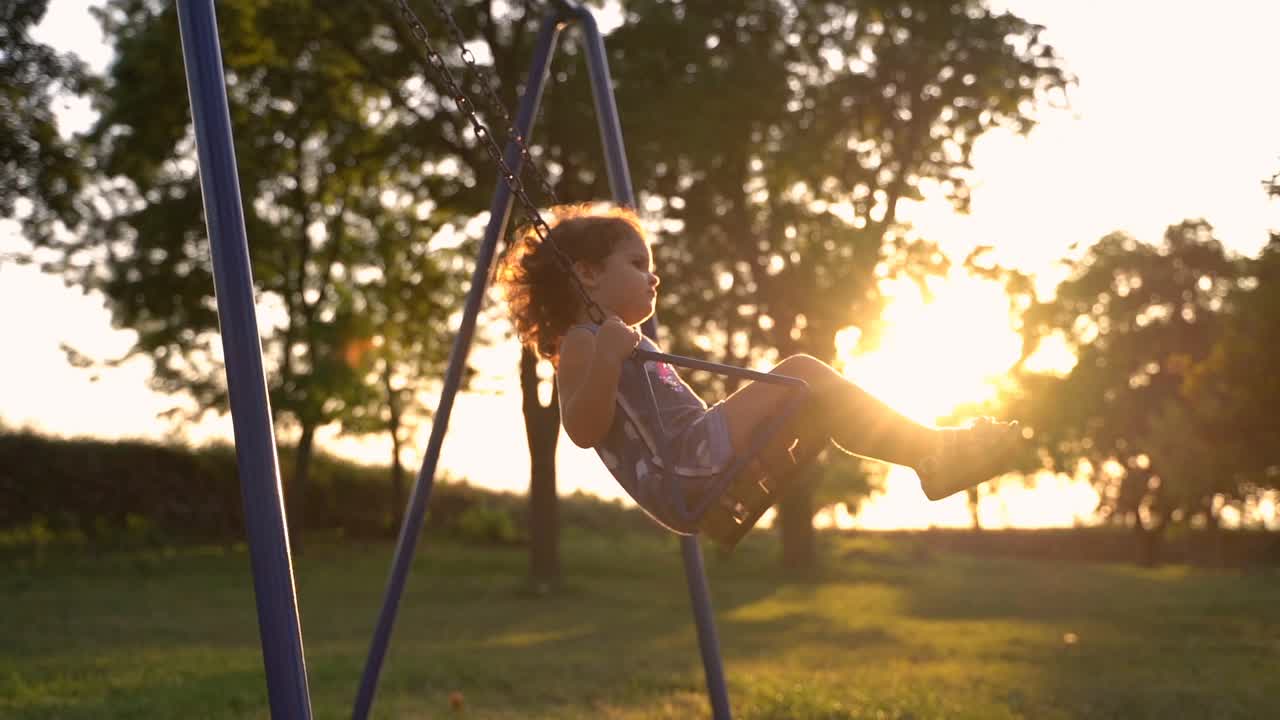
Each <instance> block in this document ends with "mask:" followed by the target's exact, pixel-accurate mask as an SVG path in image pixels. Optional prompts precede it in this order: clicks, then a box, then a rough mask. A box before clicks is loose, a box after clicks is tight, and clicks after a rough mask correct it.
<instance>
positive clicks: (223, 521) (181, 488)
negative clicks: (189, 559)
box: [0, 432, 651, 549]
mask: <svg viewBox="0 0 1280 720" xmlns="http://www.w3.org/2000/svg"><path fill="white" fill-rule="evenodd" d="M291 452H292V451H291V450H290V449H289V448H281V449H280V455H281V459H280V463H279V464H280V467H281V469H282V474H283V481H284V484H285V487H286V488H287V487H288V485H289V482H290V477H289V474H290V468H292V467H293V464H292V463H290V462H288V460H289V455H290V453H291ZM388 478H389V472H388V470H387V468H385V467H375V466H365V465H359V464H356V463H352V462H348V461H344V460H340V459H337V458H334V457H331V456H327V455H323V454H318V455H317V456H316V457H315V459H314V461H313V463H312V467H311V478H310V483H311V485H310V487H309V489H308V493H307V507H306V512H305V513H304V514H303V515H304V517H305V521H306V525H307V527H306V529H307V531H308V532H318V533H321V534H329V535H336V536H343V537H350V538H370V539H375V538H382V537H388V536H391V535H393V534H394V533H395V532H397V531H398V529H399V523H400V517H401V513H402V511H403V508H392V501H391V497H392V491H391V483H390V481H389V479H388ZM525 513H526V498H525V497H524V496H523V495H515V494H512V493H499V492H493V491H487V490H483V489H480V488H476V487H472V486H470V485H467V484H465V483H463V482H459V481H456V480H450V479H445V480H443V481H438V482H437V483H436V484H435V486H434V487H433V489H432V494H431V501H430V504H429V507H428V512H427V523H426V525H427V527H426V532H427V533H442V534H449V535H454V536H460V537H462V538H464V539H469V540H477V541H485V542H509V543H518V542H522V541H523V538H524V537H525V528H526V521H525ZM560 519H561V522H562V523H564V524H566V525H573V526H581V527H588V528H591V529H599V530H601V531H610V530H616V531H619V532H622V531H626V530H628V529H633V528H635V529H638V528H644V527H650V526H651V523H650V521H649V520H648V519H647V518H645V517H644V516H643V515H642V514H641V513H640V512H638V511H636V510H632V509H627V508H624V507H623V506H622V505H621V504H620V503H618V502H606V501H604V500H600V499H598V498H594V497H591V496H586V495H581V494H576V495H573V496H570V497H566V498H563V499H562V501H561V508H560ZM244 537H245V535H244V522H243V505H242V501H241V497H240V484H239V478H238V475H237V471H236V460H235V451H234V449H233V448H231V447H230V446H225V445H219V446H209V447H205V448H198V449H193V448H189V447H183V446H179V445H164V444H159V443H153V442H144V441H135V440H127V441H104V440H94V439H59V438H52V437H46V436H42V435H38V434H34V433H30V432H18V433H12V432H9V433H6V432H0V549H3V546H5V545H9V546H13V545H31V544H49V543H58V544H67V543H71V544H93V545H107V546H119V545H136V544H146V545H153V544H164V543H200V542H238V541H242V540H244Z"/></svg>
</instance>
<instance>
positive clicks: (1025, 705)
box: [0, 532, 1280, 720]
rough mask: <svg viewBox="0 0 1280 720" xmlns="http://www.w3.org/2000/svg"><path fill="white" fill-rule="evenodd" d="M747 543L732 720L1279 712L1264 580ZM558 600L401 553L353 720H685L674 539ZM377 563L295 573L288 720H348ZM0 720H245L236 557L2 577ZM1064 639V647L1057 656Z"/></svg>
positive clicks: (517, 554) (575, 579) (510, 559)
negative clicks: (800, 553) (369, 697)
mask: <svg viewBox="0 0 1280 720" xmlns="http://www.w3.org/2000/svg"><path fill="white" fill-rule="evenodd" d="M773 543H774V540H773V539H772V538H771V537H769V536H768V535H767V534H763V533H762V534H759V535H757V536H753V537H752V538H749V540H748V542H747V543H744V545H743V547H741V548H739V550H738V552H737V553H736V554H735V555H733V556H731V557H727V558H725V557H720V556H718V555H716V554H715V553H714V552H708V553H707V558H706V560H707V566H708V573H709V575H710V579H711V584H712V589H713V595H714V602H715V605H716V610H717V613H718V622H719V632H720V638H721V643H722V646H723V652H724V658H725V665H726V670H727V673H728V675H729V682H730V696H731V698H732V702H733V706H734V713H735V717H739V718H747V719H751V718H754V719H760V720H763V719H778V720H781V719H784V718H786V719H792V718H794V719H802V718H821V719H824V720H828V719H829V720H837V719H841V718H915V719H917V720H920V719H923V718H982V719H984V720H986V719H998V718H1019V717H1026V718H1144V717H1150V718H1172V717H1178V718H1196V717H1200V718H1231V717H1238V718H1257V717H1267V716H1273V713H1274V711H1275V698H1277V697H1280V673H1277V672H1276V669H1277V668H1280V621H1278V620H1277V618H1278V617H1280V613H1277V608H1280V572H1277V571H1275V570H1265V571H1261V570H1259V571H1252V572H1249V573H1241V572H1239V571H1233V572H1208V571H1200V570H1190V569H1187V568H1182V567H1166V568H1160V569H1155V570H1144V569H1138V568H1134V567H1129V566H1120V565H1083V564H1074V565H1049V564H1044V563H1034V562H1025V561H1013V560H989V559H977V558H972V557H965V556H960V555H930V554H929V553H926V552H923V551H921V550H919V549H918V548H915V547H913V546H912V545H911V544H909V542H908V541H904V540H894V541H889V540H885V539H883V538H877V537H874V536H861V537H856V538H835V537H825V538H824V546H825V548H826V552H827V557H826V558H825V565H826V568H827V569H826V571H825V572H824V574H823V575H822V576H821V577H819V578H810V579H808V580H796V579H788V578H787V577H786V576H785V575H783V574H781V573H780V572H779V571H778V570H776V563H775V562H774V559H773V558H774V555H775V553H776V546H775V545H774V544H773ZM563 552H564V557H563V561H564V565H565V568H566V574H567V576H568V587H567V588H566V589H565V591H564V592H561V593H557V594H553V595H548V596H543V597H535V596H532V595H529V594H526V593H524V592H522V591H521V590H520V584H521V583H520V580H521V578H522V575H523V572H524V568H525V562H526V561H525V551H524V550H523V549H522V548H475V547H464V546H457V545H441V544H439V543H436V542H432V541H428V542H426V543H424V544H423V545H422V546H421V547H420V549H419V551H418V555H417V558H416V561H415V569H414V574H413V576H412V578H411V579H410V582H409V587H408V591H407V593H406V595H405V598H404V602H403V604H402V606H401V612H400V617H399V620H398V622H397V625H396V629H395V636H394V640H393V643H392V648H391V652H390V653H389V655H388V660H387V664H386V666H385V667H384V671H383V674H382V680H381V685H380V688H379V693H378V697H377V701H376V703H375V706H374V715H375V716H376V717H382V718H453V717H458V715H457V714H455V713H454V712H452V711H451V710H450V708H449V694H450V693H451V692H453V691H458V692H461V693H462V694H463V697H464V698H465V712H464V713H463V714H462V716H464V717H471V718H557V719H559V718H698V717H706V716H708V714H709V711H708V707H707V702H706V696H705V692H704V689H703V678H702V669H701V664H700V661H699V656H698V650H697V641H696V638H695V635H694V630H693V627H692V622H691V616H690V613H689V604H688V596H687V593H686V590H685V587H684V582H683V574H682V570H681V565H680V557H679V553H678V552H677V545H676V543H675V540H674V538H668V537H651V536H637V537H630V538H616V537H613V538H611V537H604V536H594V535H583V534H580V533H577V532H573V533H567V534H566V537H565V538H564V544H563ZM389 557H390V547H389V546H366V547H356V546H353V545H347V546H339V545H336V544H332V545H324V546H322V545H320V544H314V545H313V546H312V547H311V548H309V550H308V551H307V552H306V553H303V554H302V555H300V556H299V557H296V558H295V564H296V566H297V570H296V574H297V584H298V592H299V598H300V606H301V612H302V619H303V630H304V637H305V639H306V651H307V663H308V669H309V677H310V684H311V696H312V705H313V708H314V711H315V716H316V717H317V718H342V717H348V716H349V713H350V707H351V702H352V698H353V697H354V694H355V688H356V684H357V682H358V680H359V675H360V671H361V668H362V666H363V663H364V657H365V654H366V652H367V650H368V643H369V638H370V635H371V630H372V625H373V622H374V620H375V617H376V614H377V609H378V607H379V606H380V603H381V596H382V592H383V588H384V585H385V582H386V573H387V570H388V563H389ZM3 562H4V566H3V567H0V717H3V718H59V719H63V718H65V719H69V720H70V719H76V718H93V719H94V720H103V719H106V718H243V717H249V718H261V717H266V716H267V714H268V713H267V709H266V699H265V680H264V676H263V672H262V659H261V653H260V650H259V647H258V634H257V621H256V614H255V610H254V605H253V596H252V589H251V584H250V578H249V570H248V557H247V555H246V554H245V553H244V551H243V549H239V550H232V551H228V550H220V549H203V550H180V551H176V552H175V551H169V552H158V551H157V552H133V553H127V554H109V555H103V556H100V557H57V558H52V557H51V558H46V559H44V560H42V561H40V562H35V561H33V560H30V559H27V560H24V561H18V560H14V559H13V558H9V559H7V560H4V561H3ZM1072 639H1074V641H1073V642H1072V641H1071V640H1072Z"/></svg>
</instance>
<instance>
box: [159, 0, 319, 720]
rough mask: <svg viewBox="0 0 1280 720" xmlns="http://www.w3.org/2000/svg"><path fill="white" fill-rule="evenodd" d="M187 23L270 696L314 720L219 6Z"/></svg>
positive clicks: (186, 17)
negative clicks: (255, 300) (225, 73)
mask: <svg viewBox="0 0 1280 720" xmlns="http://www.w3.org/2000/svg"><path fill="white" fill-rule="evenodd" d="M178 27H179V32H180V33H181V37H182V55H183V61H184V63H185V65H186V71H187V89H188V92H189V95H190V99H191V118H192V124H193V125H194V127H195V137H196V153H197V156H198V158H199V163H200V188H201V193H202V195H203V196H204V213H205V222H206V224H207V225H208V229H209V248H210V253H211V255H212V258H213V284H214V293H215V297H216V298H217V303H218V322H219V325H220V327H221V331H222V347H223V352H224V354H225V356H226V368H227V387H228V390H229V393H230V400H231V418H232V427H233V430H234V433H235V444H236V466H237V468H238V469H239V473H240V490H241V495H242V497H243V500H244V519H245V530H246V532H247V534H248V537H249V553H250V555H249V557H250V565H251V566H252V568H253V587H254V596H255V597H256V599H257V605H258V630H259V633H260V634H261V637H262V659H263V663H264V665H265V667H266V673H267V695H268V698H269V701H270V704H271V716H272V717H273V718H289V719H290V720H293V719H294V718H304V719H306V718H310V717H311V696H310V692H309V690H308V687H307V667H306V661H305V659H304V657H303V651H302V629H301V626H300V623H299V622H298V604H297V595H296V592H295V590H294V582H293V564H292V562H291V561H290V555H289V534H288V531H287V528H286V525H285V513H284V501H283V498H282V494H281V490H280V471H279V466H278V465H277V464H276V447H275V434H274V433H273V432H272V429H271V409H270V405H269V400H268V398H267V385H266V379H265V376H264V374H263V369H262V343H261V340H260V339H259V337H258V322H257V318H256V315H255V311H254V305H253V278H252V275H251V273H250V270H249V244H248V239H247V238H246V236H245V226H244V208H243V206H242V205H241V200H240V183H239V180H238V178H237V174H236V156H235V146H234V144H233V140H232V137H231V117H230V114H229V112H228V109H227V91H226V79H225V77H224V76H223V72H222V50H221V48H220V46H219V44H218V24H217V19H216V17H215V15H214V9H213V1H212V0H182V1H181V2H179V3H178Z"/></svg>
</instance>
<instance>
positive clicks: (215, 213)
mask: <svg viewBox="0 0 1280 720" xmlns="http://www.w3.org/2000/svg"><path fill="white" fill-rule="evenodd" d="M178 17H179V31H180V33H181V38H182V47H183V58H184V65H185V69H186V75H187V86H188V91H189V96H190V102H191V111H192V124H193V127H194V131H195V138H196V150H197V157H198V161H199V170H200V183H201V189H202V196H203V202H204V208H205V216H206V224H207V226H208V230H209V239H210V254H211V257H212V262H213V276H214V286H215V296H216V301H217V306H218V318H219V323H220V328H221V335H222V341H223V348H224V355H225V358H226V373H227V383H228V389H229V395H230V406H231V415H232V425H233V432H234V438H235V446H236V461H237V468H238V472H239V475H240V478H241V493H242V498H243V502H244V510H245V525H246V533H247V535H248V544H249V549H250V564H251V568H252V573H253V580H254V596H255V601H256V605H257V611H258V625H259V632H260V637H261V642H262V651H263V662H264V666H265V670H266V680H267V691H268V700H269V704H270V708H271V714H272V717H278V718H304V719H309V718H310V717H311V700H310V690H309V687H308V681H307V671H306V662H305V657H304V653H303V646H302V631H301V626H300V623H299V620H298V608H297V595H296V590H295V584H294V579H293V565H292V560H291V554H290V548H289V537H288V531H287V526H286V518H285V510H284V502H283V493H282V491H281V482H280V475H279V467H278V464H277V455H276V448H275V439H274V438H275V435H274V432H273V429H272V422H271V414H270V405H269V399H268V396H267V389H266V381H265V375H264V371H263V364H262V348H261V340H260V339H259V337H258V333H257V327H258V325H257V319H256V311H255V307H254V300H253V281H252V275H251V272H250V265H249V252H248V241H247V236H246V232H245V223H244V211H243V204H242V200H241V194H240V187H239V180H238V175H237V170H236V160H235V151H234V144H233V139H232V133H231V123H230V114H229V110H228V103H227V95H226V82H225V77H224V74H223V66H222V57H221V47H220V43H219V39H218V29H217V20H216V16H215V12H214V5H213V0H179V2H178ZM570 24H578V25H580V26H581V28H582V33H583V43H584V46H585V49H586V55H587V63H588V72H589V76H590V81H591V85H592V93H593V97H594V101H595V108H596V117H597V123H598V125H599V129H600V133H601V139H602V142H603V144H604V149H605V160H606V169H607V172H608V178H609V184H610V188H611V191H612V194H613V198H614V201H615V202H617V203H618V204H620V205H625V206H629V207H634V206H635V196H634V190H633V189H632V186H631V179H630V173H629V171H628V168H627V161H626V155H625V152H624V150H623V143H622V131H621V126H620V124H619V122H618V114H617V108H616V105H615V102H614V97H613V90H612V87H611V84H610V75H609V69H608V61H607V59H606V56H605V51H604V41H603V38H602V36H601V34H600V31H599V28H598V26H597V24H596V21H595V18H594V16H593V15H592V14H591V12H590V11H589V10H588V9H586V8H584V7H582V6H581V5H579V4H577V3H576V2H569V1H568V0H552V3H551V9H550V10H549V11H548V12H547V14H546V15H545V17H544V19H543V22H542V25H541V28H540V29H539V33H538V37H537V41H536V45H535V51H534V58H533V61H532V63H531V65H530V69H529V74H528V81H527V83H526V86H525V92H524V94H523V96H522V98H521V100H520V106H519V110H518V112H517V116H516V122H515V127H514V130H515V136H514V137H513V138H512V139H510V140H509V141H508V144H507V147H506V152H505V153H504V154H503V156H502V157H500V158H495V159H497V160H499V162H500V163H503V162H505V165H504V169H505V168H510V169H511V170H512V171H513V172H514V173H515V175H516V177H517V178H518V176H519V173H520V169H521V167H522V163H523V159H524V157H527V155H528V149H527V147H525V146H524V144H523V142H522V141H521V138H526V137H528V136H529V132H530V130H531V129H532V125H533V120H534V117H535V116H536V114H537V109H538V105H539V103H540V100H541V96H542V92H543V90H544V88H545V81H546V77H547V75H548V70H549V67H550V63H551V58H552V55H553V54H554V51H555V48H556V46H557V42H558V37H559V33H560V31H561V30H562V29H563V28H565V27H566V26H568V25H570ZM518 183H519V181H518V179H517V180H515V181H514V182H513V181H512V179H511V178H510V176H508V177H507V178H506V182H503V181H501V180H500V181H499V182H498V184H497V188H496V190H495V192H494V195H493V199H492V203H491V205H490V222H489V225H488V227H487V228H486V231H485V235H484V239H483V241H482V243H481V247H480V250H479V253H478V255H477V258H476V267H475V270H474V273H473V275H472V282H471V288H470V290H469V292H468V295H467V299H466V302H465V305H464V311H463V318H462V322H461V325H460V327H459V330H458V334H457V336H456V338H455V342H454V346H453V349H452V351H451V353H450V357H449V363H448V369H447V370H446V373H445V386H444V390H443V392H442V395H441V399H440V405H439V407H438V408H437V409H436V415H435V420H434V422H433V423H432V428H431V435H430V439H429V440H428V445H427V453H426V456H425V457H424V460H423V464H422V468H421V469H420V471H419V473H418V477H417V480H416V482H415V484H414V489H413V493H412V495H411V497H410V500H409V503H408V506H407V508H406V512H405V517H404V520H403V522H402V524H401V530H400V536H399V540H398V542H397V546H396V552H395V556H394V559H393V562H392V569H391V574H390V578H389V580H388V585H387V590H386V595H385V599H384V603H383V607H382V611H381V613H380V615H379V618H378V623H377V626H376V628H375V631H374V636H373V640H372V643H371V646H370V651H369V656H368V660H367V662H366V665H365V668H364V673H363V675H362V677H361V683H360V687H359V691H358V694H357V696H356V701H355V706H354V708H353V711H352V717H353V718H356V719H357V720H362V719H363V718H366V717H367V716H368V714H369V710H370V708H371V707H372V704H373V697H374V693H375V690H376V688H377V682H378V677H379V674H380V671H381V667H382V663H383V660H384V658H385V655H386V650H387V647H388V645H389V643H390V638H391V631H392V626H393V625H394V622H395V617H396V614H397V610H398V607H399V602H400V599H401V596H402V594H403V590H404V586H405V582H406V580H407V576H408V572H409V568H410V566H411V564H412V559H413V553H414V551H415V548H416V544H417V539H418V538H419V537H420V535H421V533H422V529H423V524H424V521H425V516H426V506H427V502H428V500H429V499H430V495H431V490H432V487H433V485H434V478H435V473H436V468H437V464H438V461H439V456H440V449H441V446H442V444H443V441H444V435H445V432H446V430H447V427H448V422H449V417H450V414H451V412H452V408H453V401H454V399H455V396H456V394H457V390H458V388H459V387H460V385H461V380H462V374H463V370H464V368H465V365H466V358H467V354H468V352H469V350H470V346H471V340H472V337H473V335H474V331H475V324H476V319H477V317H478V315H479V311H480V306H481V304H482V301H483V296H484V290H485V287H486V284H487V278H488V275H489V269H490V266H491V265H492V263H493V260H494V257H495V255H496V250H497V245H498V241H499V240H500V238H502V237H503V235H504V233H505V231H506V228H507V224H508V221H509V219H510V215H511V210H512V205H513V201H514V197H513V193H512V190H513V188H516V189H517V192H518V193H519V194H520V195H521V199H522V201H527V198H525V197H523V193H522V192H520V191H519V190H518V188H519V184H518ZM643 329H644V331H645V334H646V335H649V336H651V337H652V336H655V335H656V323H655V321H654V320H653V319H650V320H649V321H648V322H647V323H646V325H645V326H644V328H643ZM637 356H638V357H639V358H640V359H643V360H653V361H656V362H667V363H670V364H673V365H678V366H682V367H690V368H696V369H703V370H709V371H712V372H717V373H721V374H725V375H732V376H736V377H740V378H744V379H751V380H759V381H763V382H770V383H775V384H782V385H790V386H792V387H795V388H796V389H798V390H800V391H801V392H799V393H797V394H796V396H795V397H794V398H793V402H792V403H791V404H789V406H788V410H787V411H785V412H783V413H781V414H780V415H779V416H778V417H777V418H775V419H774V420H773V421H772V422H770V423H768V424H766V426H765V427H764V428H762V429H761V430H760V431H759V432H757V434H756V438H757V439H758V440H761V439H766V438H768V437H769V436H770V435H772V433H774V432H775V431H776V430H777V428H778V427H779V426H780V425H781V424H782V422H783V421H784V420H785V419H786V418H787V417H788V416H789V415H790V413H791V412H793V411H794V409H795V408H796V407H797V406H798V404H799V402H800V401H801V400H802V398H803V390H804V389H805V386H804V383H803V381H800V380H798V379H795V378H788V377H785V376H779V375H775V374H768V373H761V372H756V371H751V370H746V369H743V368H737V367H732V366H727V365H721V364H718V363H711V362H706V361H703V360H697V359H694V358H685V357H679V356H675V355H668V354H665V353H654V352H647V351H638V352H637ZM757 449H758V448H757ZM752 455H754V453H750V454H747V457H744V458H743V459H742V462H741V463H739V465H737V466H735V470H741V469H743V465H744V464H745V463H747V462H748V461H752V460H753V457H752ZM752 465H753V467H752V468H751V470H750V472H745V473H738V474H739V475H741V476H742V479H741V481H739V482H735V483H734V486H733V488H731V491H730V492H729V493H726V496H725V501H724V502H723V503H722V504H721V505H716V506H712V507H711V508H710V512H708V513H707V515H708V516H709V517H711V518H712V520H713V521H712V522H710V523H707V524H706V525H704V531H705V532H707V533H709V534H711V535H712V536H713V537H714V538H715V539H716V540H717V541H718V542H721V543H722V544H726V545H729V546H732V545H733V544H735V543H736V542H737V541H738V540H739V539H740V538H741V537H742V536H743V535H745V534H746V532H747V531H748V530H750V528H751V527H752V526H753V525H754V524H755V523H756V521H757V520H758V519H759V518H760V516H761V515H762V514H763V513H764V511H765V510H766V509H767V508H768V507H769V506H770V505H771V504H772V503H773V501H774V500H775V499H776V493H777V491H778V487H777V484H776V482H775V481H776V480H779V479H780V478H781V476H782V473H784V472H785V470H782V471H778V470H775V469H772V468H767V467H763V466H762V465H761V463H759V462H753V463H752ZM704 509H705V508H704ZM680 544H681V554H682V556H683V559H684V567H685V578H686V581H687V583H688V586H689V594H690V601H691V604H692V606H693V612H694V618H695V623H696V626H697V632H698V643H699V649H700V652H701V656H702V662H703V668H704V671H705V674H706V683H707V691H708V695H709V699H710V703H711V708H712V715H713V717H714V718H715V720H728V719H729V718H730V715H731V713H730V707H729V698H728V691H727V689H726V686H725V678H724V669H723V664H722V661H721V657H720V646H719V640H718V638H717V634H716V627H715V620H714V613H713V611H712V607H711V600H710V592H709V589H708V586H707V580H706V574H705V571H704V565H703V560H702V552H701V549H700V546H699V544H698V539H697V536H696V535H685V536H682V537H681V541H680Z"/></svg>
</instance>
